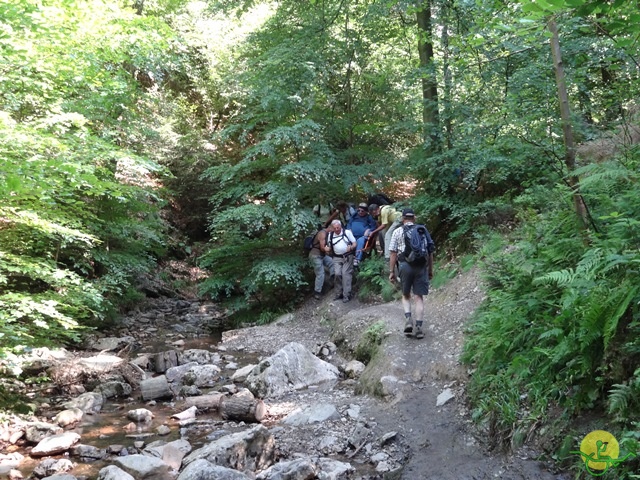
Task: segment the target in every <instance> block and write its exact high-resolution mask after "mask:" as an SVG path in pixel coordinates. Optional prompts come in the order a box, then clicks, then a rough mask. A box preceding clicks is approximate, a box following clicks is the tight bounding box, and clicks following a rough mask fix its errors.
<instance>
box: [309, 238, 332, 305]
mask: <svg viewBox="0 0 640 480" xmlns="http://www.w3.org/2000/svg"><path fill="white" fill-rule="evenodd" d="M326 240H327V229H326V228H321V229H320V230H318V232H317V233H316V234H315V236H314V237H313V240H312V244H311V250H309V260H310V261H311V263H312V265H313V273H314V275H315V277H316V280H315V284H314V289H313V298H315V299H316V300H320V299H321V298H322V287H323V286H324V271H325V268H326V269H327V270H329V275H331V276H332V277H333V275H334V271H333V259H332V258H331V257H330V256H329V255H327V254H326V247H327V242H326Z"/></svg>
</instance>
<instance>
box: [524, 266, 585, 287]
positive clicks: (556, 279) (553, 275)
mask: <svg viewBox="0 0 640 480" xmlns="http://www.w3.org/2000/svg"><path fill="white" fill-rule="evenodd" d="M575 278H576V273H575V272H574V271H573V270H572V269H565V270H560V271H557V272H549V273H547V274H546V275H543V276H541V277H538V278H535V279H534V280H533V284H534V285H551V284H556V285H558V286H559V287H563V286H566V285H569V284H570V283H572V282H573V281H574V279H575Z"/></svg>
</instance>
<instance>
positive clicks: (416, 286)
mask: <svg viewBox="0 0 640 480" xmlns="http://www.w3.org/2000/svg"><path fill="white" fill-rule="evenodd" d="M376 242H379V244H380V250H381V251H383V252H384V257H385V261H386V262H387V265H388V268H389V280H390V281H391V282H394V283H395V282H396V281H397V280H398V278H397V277H396V266H397V267H398V276H399V280H400V282H401V286H402V306H403V310H404V315H405V326H404V333H405V334H406V335H408V336H411V335H413V336H415V337H416V338H424V329H423V317H424V296H426V295H427V294H428V293H429V281H430V279H431V278H433V252H434V250H435V244H434V243H433V240H432V239H431V236H430V235H429V232H428V231H427V229H426V227H424V225H417V224H416V223H415V213H414V211H413V209H411V208H404V209H402V210H397V209H396V208H394V207H393V205H388V204H386V205H380V204H378V203H371V202H370V203H360V204H358V206H357V207H355V206H351V205H349V204H348V203H347V202H344V201H340V202H338V203H337V204H336V206H335V208H334V209H332V210H331V212H330V214H329V218H328V219H327V220H326V221H325V223H324V224H323V225H322V228H320V229H319V230H318V232H317V233H316V234H315V235H314V236H313V239H312V245H311V249H310V251H309V259H310V261H311V263H312V264H313V270H314V274H315V283H314V294H313V295H314V297H315V298H316V299H317V300H319V299H321V298H322V291H323V287H324V283H325V271H328V272H329V274H330V275H331V276H332V277H333V285H334V287H333V288H334V300H342V301H343V302H345V303H346V302H349V301H350V300H351V299H352V298H353V296H352V285H353V274H354V270H356V269H357V268H358V267H359V265H360V263H361V262H362V261H363V259H364V258H365V255H366V254H368V253H369V252H371V251H372V250H374V249H375V248H376ZM412 291H413V294H414V296H415V318H414V316H413V315H412V312H411V292H412Z"/></svg>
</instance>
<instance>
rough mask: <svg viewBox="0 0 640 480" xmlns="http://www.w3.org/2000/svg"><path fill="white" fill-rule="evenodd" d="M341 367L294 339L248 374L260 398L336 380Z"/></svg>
mask: <svg viewBox="0 0 640 480" xmlns="http://www.w3.org/2000/svg"><path fill="white" fill-rule="evenodd" d="M338 377H339V372H338V369H337V368H336V367H335V366H333V365H331V364H330V363H327V362H324V361H322V360H320V359H319V358H318V357H316V356H315V355H313V354H312V353H311V352H310V351H309V350H307V349H306V348H305V347H304V346H303V345H301V344H299V343H296V342H292V343H289V344H288V345H286V346H285V347H284V348H282V349H281V350H279V351H278V352H276V353H275V354H274V355H272V356H271V357H269V358H267V359H265V360H263V361H261V362H260V363H259V364H258V365H257V366H256V367H255V368H254V369H253V370H252V371H251V373H250V374H249V375H248V377H247V380H246V382H245V385H246V387H247V388H248V389H249V390H251V392H252V393H253V394H254V395H255V396H256V397H260V398H265V397H278V396H280V395H282V394H284V393H286V392H289V391H291V390H292V389H293V390H298V389H301V388H305V387H309V386H311V385H318V384H321V383H324V382H331V381H336V380H337V379H338Z"/></svg>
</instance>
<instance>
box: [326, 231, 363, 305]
mask: <svg viewBox="0 0 640 480" xmlns="http://www.w3.org/2000/svg"><path fill="white" fill-rule="evenodd" d="M355 250H356V239H355V238H354V236H353V233H351V231H350V230H345V229H344V228H343V227H342V222H340V220H333V221H332V222H331V227H330V228H329V235H328V239H327V245H326V246H325V251H326V253H330V254H331V256H332V257H333V271H334V274H335V282H334V291H335V297H334V298H333V299H334V300H340V299H342V301H343V302H344V303H347V302H348V301H349V300H351V283H352V279H353V254H354V252H355Z"/></svg>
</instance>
